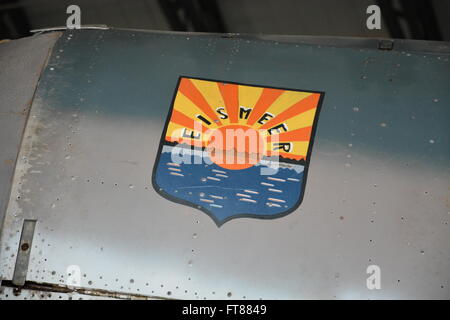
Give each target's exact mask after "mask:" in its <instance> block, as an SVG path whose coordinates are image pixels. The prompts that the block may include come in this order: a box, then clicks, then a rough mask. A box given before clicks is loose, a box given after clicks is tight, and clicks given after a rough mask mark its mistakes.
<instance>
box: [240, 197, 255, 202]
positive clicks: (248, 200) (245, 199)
mask: <svg viewBox="0 0 450 320" xmlns="http://www.w3.org/2000/svg"><path fill="white" fill-rule="evenodd" d="M239 201H246V202H251V203H256V200H252V199H247V198H240V199H239Z"/></svg>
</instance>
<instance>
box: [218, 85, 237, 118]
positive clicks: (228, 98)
mask: <svg viewBox="0 0 450 320" xmlns="http://www.w3.org/2000/svg"><path fill="white" fill-rule="evenodd" d="M217 86H218V87H219V90H220V93H221V94H222V98H223V101H224V102H225V109H226V110H227V114H228V116H229V117H230V123H237V122H238V108H239V98H238V97H239V87H238V85H236V84H231V83H220V82H219V83H217Z"/></svg>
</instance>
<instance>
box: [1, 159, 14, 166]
mask: <svg viewBox="0 0 450 320" xmlns="http://www.w3.org/2000/svg"><path fill="white" fill-rule="evenodd" d="M3 162H4V163H5V164H6V165H7V166H12V165H13V164H14V160H12V159H6V160H4V161H3Z"/></svg>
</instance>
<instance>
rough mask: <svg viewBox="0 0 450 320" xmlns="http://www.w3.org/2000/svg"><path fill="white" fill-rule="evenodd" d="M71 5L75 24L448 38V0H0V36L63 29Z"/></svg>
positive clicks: (7, 36) (18, 36)
mask: <svg viewBox="0 0 450 320" xmlns="http://www.w3.org/2000/svg"><path fill="white" fill-rule="evenodd" d="M70 4H77V5H79V6H80V8H81V24H82V25H86V24H104V25H107V26H109V27H116V28H133V29H153V30H176V31H202V32H232V33H256V34H260V33H263V34H295V35H316V36H323V35H326V36H350V37H385V38H406V39H421V40H446V41H450V19H449V18H450V0H0V39H15V38H20V37H24V36H27V35H30V30H33V29H40V28H46V27H55V26H65V24H66V19H67V17H68V15H67V14H66V8H67V6H69V5H70ZM371 4H378V5H379V6H380V7H381V12H382V16H383V17H382V29H381V30H368V29H367V28H366V19H367V17H368V15H367V14H366V8H367V7H368V6H369V5H371Z"/></svg>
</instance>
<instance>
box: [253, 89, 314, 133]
mask: <svg viewBox="0 0 450 320" xmlns="http://www.w3.org/2000/svg"><path fill="white" fill-rule="evenodd" d="M319 98H320V94H312V95H310V96H308V97H306V98H304V99H302V100H300V101H299V102H297V103H295V104H293V105H292V106H290V107H289V108H288V109H286V110H285V111H283V112H282V113H280V114H279V115H278V116H276V117H275V118H273V119H271V120H269V121H267V122H266V123H265V124H263V125H262V126H261V127H260V129H267V128H270V127H272V126H274V125H277V124H279V123H281V122H283V121H284V120H286V119H289V118H292V117H294V116H296V115H298V114H300V113H303V112H306V111H308V110H310V109H314V108H317V106H318V103H319Z"/></svg>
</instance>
